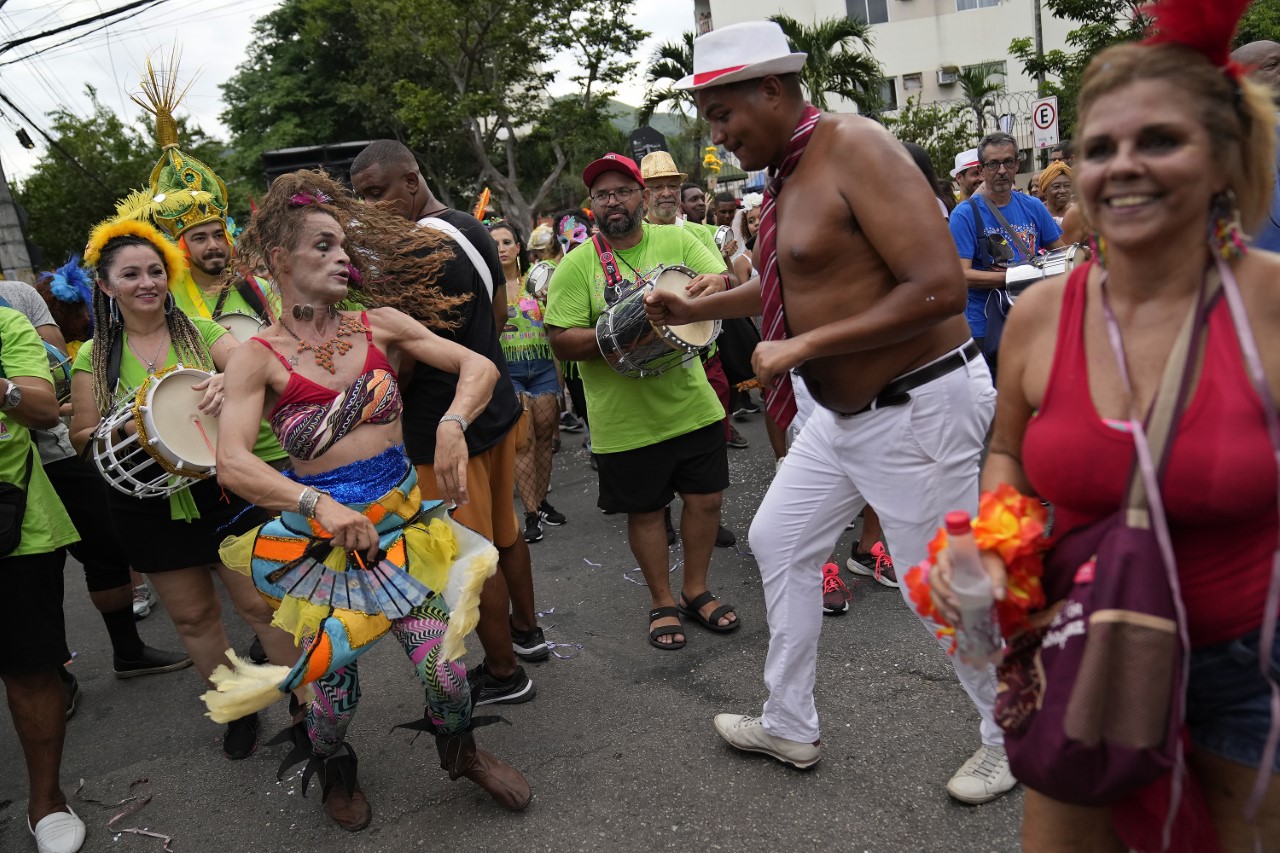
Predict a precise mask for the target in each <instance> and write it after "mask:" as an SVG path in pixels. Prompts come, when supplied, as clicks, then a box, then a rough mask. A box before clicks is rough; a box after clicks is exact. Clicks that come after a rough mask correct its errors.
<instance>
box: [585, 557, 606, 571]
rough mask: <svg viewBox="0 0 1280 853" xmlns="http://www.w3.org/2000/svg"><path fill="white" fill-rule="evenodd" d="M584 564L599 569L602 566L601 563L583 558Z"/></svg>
mask: <svg viewBox="0 0 1280 853" xmlns="http://www.w3.org/2000/svg"><path fill="white" fill-rule="evenodd" d="M582 562H584V563H586V564H587V565H588V566H592V567H594V568H597V569H598V568H600V566H601V565H602V564H601V563H593V562H591V561H590V560H588V559H587V558H586V557H583V558H582Z"/></svg>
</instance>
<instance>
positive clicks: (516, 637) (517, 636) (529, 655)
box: [511, 625, 551, 662]
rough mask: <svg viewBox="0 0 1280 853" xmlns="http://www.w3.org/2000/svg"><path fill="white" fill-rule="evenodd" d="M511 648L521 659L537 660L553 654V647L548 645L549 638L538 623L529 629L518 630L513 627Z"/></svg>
mask: <svg viewBox="0 0 1280 853" xmlns="http://www.w3.org/2000/svg"><path fill="white" fill-rule="evenodd" d="M511 648H512V650H513V651H515V653H516V657H518V658H520V660H527V661H532V662H537V661H540V660H546V659H547V658H548V657H550V656H551V649H550V648H548V647H547V638H546V637H545V636H544V635H543V633H542V629H541V628H539V627H538V626H537V625H534V626H533V627H532V628H530V629H529V630H528V631H517V630H516V629H515V628H512V629H511Z"/></svg>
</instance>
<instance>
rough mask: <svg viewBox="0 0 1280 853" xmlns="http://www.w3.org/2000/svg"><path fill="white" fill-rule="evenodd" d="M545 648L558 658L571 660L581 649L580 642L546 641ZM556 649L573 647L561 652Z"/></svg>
mask: <svg viewBox="0 0 1280 853" xmlns="http://www.w3.org/2000/svg"><path fill="white" fill-rule="evenodd" d="M547 648H548V649H550V650H551V654H553V655H555V656H556V657H557V658H559V659H560V660H573V659H574V658H576V657H577V656H578V653H579V652H581V651H582V643H547ZM557 649H573V651H572V652H569V653H566V654H562V653H561V652H559V651H557Z"/></svg>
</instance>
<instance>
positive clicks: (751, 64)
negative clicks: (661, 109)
mask: <svg viewBox="0 0 1280 853" xmlns="http://www.w3.org/2000/svg"><path fill="white" fill-rule="evenodd" d="M807 56H808V54H805V53H792V52H791V45H789V44H787V37H786V36H785V35H784V34H783V32H782V27H780V26H778V25H777V24H775V23H774V22H773V21H748V22H746V23H743V24H731V25H730V26H727V27H722V28H720V29H718V30H712V31H711V32H709V33H707V34H706V35H704V36H698V37H697V38H696V39H694V41H693V74H691V75H689V76H688V77H685V78H684V79H683V80H681V81H680V82H678V83H676V88H677V89H703V88H706V87H708V86H723V85H724V84H726V83H736V82H738V81H739V80H757V79H759V78H761V77H767V76H769V75H770V74H794V73H795V72H797V71H799V70H800V69H801V68H803V67H804V61H805V58H806V57H807Z"/></svg>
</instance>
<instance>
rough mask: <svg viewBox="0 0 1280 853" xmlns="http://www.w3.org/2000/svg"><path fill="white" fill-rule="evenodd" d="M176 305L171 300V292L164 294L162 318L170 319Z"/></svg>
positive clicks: (172, 299)
mask: <svg viewBox="0 0 1280 853" xmlns="http://www.w3.org/2000/svg"><path fill="white" fill-rule="evenodd" d="M177 304H178V303H177V302H175V301H174V298H173V291H172V290H171V291H169V292H168V293H166V294H165V295H164V316H166V317H172V316H173V309H174V308H175V307H177Z"/></svg>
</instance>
